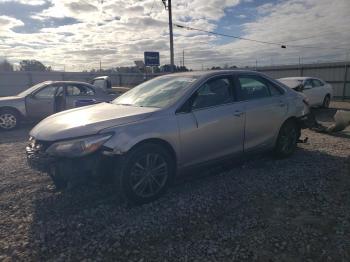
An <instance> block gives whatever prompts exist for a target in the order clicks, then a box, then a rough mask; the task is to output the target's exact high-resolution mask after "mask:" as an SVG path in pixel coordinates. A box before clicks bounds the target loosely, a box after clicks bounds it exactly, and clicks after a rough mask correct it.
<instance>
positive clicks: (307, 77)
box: [279, 76, 314, 80]
mask: <svg viewBox="0 0 350 262" xmlns="http://www.w3.org/2000/svg"><path fill="white" fill-rule="evenodd" d="M310 78H314V77H309V76H294V77H282V78H279V79H290V80H306V79H310Z"/></svg>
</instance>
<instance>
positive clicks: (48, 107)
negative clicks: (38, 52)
mask: <svg viewBox="0 0 350 262" xmlns="http://www.w3.org/2000/svg"><path fill="white" fill-rule="evenodd" d="M115 97H116V96H115V95H111V94H108V93H107V92H105V91H104V90H103V89H101V88H98V87H96V86H93V85H90V84H88V83H84V82H76V81H47V82H43V83H39V84H37V85H34V86H32V87H30V88H28V89H27V90H25V91H23V92H21V93H19V94H18V95H16V96H10V97H1V98H0V130H12V129H14V128H16V127H17V126H18V125H19V124H20V122H21V121H28V120H41V119H43V118H45V117H47V116H49V115H52V114H54V113H57V112H61V111H64V110H67V109H71V108H75V107H80V106H84V105H90V104H96V103H100V102H107V101H111V100H113V99H114V98H115Z"/></svg>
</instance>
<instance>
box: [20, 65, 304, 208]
mask: <svg viewBox="0 0 350 262" xmlns="http://www.w3.org/2000/svg"><path fill="white" fill-rule="evenodd" d="M303 98H304V96H303V95H301V94H299V93H297V92H295V91H293V90H291V89H289V88H286V87H285V86H283V85H282V84H280V83H279V82H277V81H274V80H272V79H270V78H268V77H267V76H265V75H263V74H260V73H257V72H250V71H233V70H229V71H210V72H188V73H179V74H171V75H166V76H161V77H157V78H155V79H153V80H150V81H148V82H145V83H143V84H141V85H139V86H137V87H135V88H133V89H131V90H130V91H128V92H127V93H125V94H123V95H122V96H120V97H118V98H117V99H115V100H114V101H113V102H112V103H100V104H98V105H92V106H87V107H84V108H77V109H72V110H69V111H66V112H62V113H58V114H55V115H52V116H50V117H48V118H46V119H45V120H43V121H42V122H40V123H39V124H38V125H37V126H35V127H34V128H33V130H31V132H30V136H31V138H30V141H29V144H28V146H27V148H26V151H27V158H28V162H29V164H30V165H31V166H32V167H33V168H35V169H38V170H41V171H44V172H47V173H48V174H49V175H50V176H51V177H52V179H53V181H54V183H55V185H56V187H57V188H63V187H66V186H69V185H70V184H72V183H74V182H77V181H81V179H87V178H90V177H93V176H100V175H106V174H107V173H108V172H110V175H111V176H112V178H113V181H114V182H115V185H116V190H118V191H120V192H122V193H123V194H124V195H126V197H127V199H129V200H130V201H132V202H134V203H146V202H149V201H152V200H154V199H156V198H158V197H159V196H160V195H161V194H163V193H164V192H165V190H166V189H167V188H168V186H169V185H170V183H171V182H172V181H173V179H174V178H175V175H176V174H177V173H179V172H181V171H182V170H184V169H187V168H189V167H193V166H198V165H203V164H207V163H212V162H213V161H217V160H221V159H227V158H230V157H235V156H241V155H244V154H249V153H252V152H258V151H263V152H264V151H269V150H273V151H274V152H275V154H276V155H277V156H278V157H287V156H290V155H291V154H293V152H294V150H295V148H296V144H297V140H298V138H299V136H300V129H301V128H302V123H303V119H304V118H305V116H306V115H307V114H308V112H309V108H308V106H307V105H306V103H305V102H304V101H303Z"/></svg>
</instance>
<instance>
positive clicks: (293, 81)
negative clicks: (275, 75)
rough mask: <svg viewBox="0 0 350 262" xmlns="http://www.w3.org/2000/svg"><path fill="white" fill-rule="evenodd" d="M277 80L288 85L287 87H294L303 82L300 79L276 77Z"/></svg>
mask: <svg viewBox="0 0 350 262" xmlns="http://www.w3.org/2000/svg"><path fill="white" fill-rule="evenodd" d="M278 81H280V82H281V83H282V84H284V85H286V86H288V87H289V88H296V87H298V86H299V85H301V84H302V83H303V81H302V80H299V79H283V78H281V79H278Z"/></svg>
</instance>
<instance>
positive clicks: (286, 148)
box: [274, 120, 300, 158]
mask: <svg viewBox="0 0 350 262" xmlns="http://www.w3.org/2000/svg"><path fill="white" fill-rule="evenodd" d="M299 135H300V128H299V127H298V125H297V123H296V122H295V121H294V120H287V121H286V122H284V124H283V125H282V126H281V128H280V131H279V134H278V137H277V142H276V146H275V149H274V153H275V155H276V157H278V158H286V157H289V156H291V155H292V154H293V153H294V152H295V149H296V147H297V141H298V137H299Z"/></svg>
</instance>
